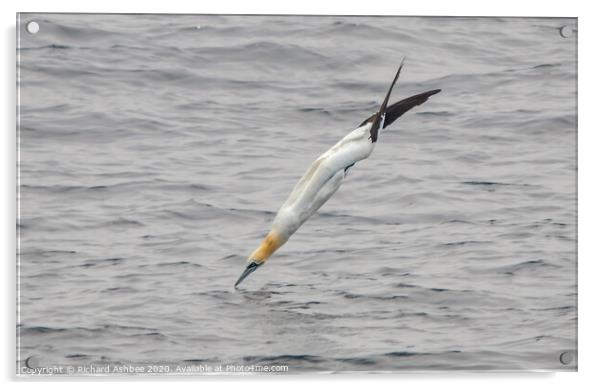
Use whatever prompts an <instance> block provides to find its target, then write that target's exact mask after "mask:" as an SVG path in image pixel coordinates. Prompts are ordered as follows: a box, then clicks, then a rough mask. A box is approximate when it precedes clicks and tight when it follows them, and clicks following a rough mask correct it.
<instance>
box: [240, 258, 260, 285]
mask: <svg viewBox="0 0 602 390" xmlns="http://www.w3.org/2000/svg"><path fill="white" fill-rule="evenodd" d="M261 264H262V263H256V262H255V261H252V262H250V263H249V265H247V268H245V270H244V271H243V272H242V274H241V275H240V278H238V280H237V281H236V283H235V284H234V288H236V287H237V286H238V285H239V284H240V282H242V281H243V280H245V278H246V277H247V276H249V275H251V274H252V273H253V271H255V270H256V269H257V268H259V266H260V265H261Z"/></svg>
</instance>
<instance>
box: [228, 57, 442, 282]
mask: <svg viewBox="0 0 602 390" xmlns="http://www.w3.org/2000/svg"><path fill="white" fill-rule="evenodd" d="M402 66H403V61H402V64H401V65H400V66H399V69H398V70H397V74H396V75H395V78H394V79H393V82H392V83H391V86H390V87H389V91H388V92H387V95H386V97H385V99H384V101H383V103H382V105H381V106H380V109H379V111H378V112H377V113H376V114H374V115H372V116H370V117H369V118H368V119H366V120H365V121H364V122H363V123H362V124H361V125H360V126H359V127H358V128H357V129H355V130H353V131H352V132H350V133H349V134H347V135H346V136H345V137H343V138H342V139H341V140H340V141H339V142H337V143H336V144H335V145H334V146H333V147H332V148H330V149H328V150H327V151H326V152H324V153H323V154H322V155H321V156H320V157H318V158H317V159H316V161H314V162H313V163H312V164H311V166H310V167H309V169H308V170H307V172H305V174H304V175H303V177H302V178H301V179H300V180H299V181H298V182H297V184H296V185H295V187H294V188H293V190H292V192H291V194H290V195H289V197H288V198H287V199H286V201H285V202H284V204H283V205H282V206H281V207H280V209H279V210H278V213H277V214H276V217H275V218H274V222H273V223H272V229H271V230H270V232H269V233H268V235H267V236H266V237H265V238H264V239H263V241H262V242H261V244H260V245H259V247H257V249H255V251H253V253H251V255H250V256H249V259H248V263H247V267H246V268H245V270H244V271H243V273H242V275H241V276H240V277H239V278H238V281H237V282H236V284H235V286H238V284H239V283H240V282H242V281H243V280H244V279H245V278H246V277H247V276H248V275H249V274H251V273H252V272H254V271H255V270H256V269H257V268H258V267H259V266H261V265H262V264H264V263H265V262H266V260H267V259H268V258H269V257H270V256H271V255H272V254H273V253H274V252H275V251H276V250H277V249H278V248H280V247H281V246H282V245H284V243H286V241H288V239H289V238H290V237H291V236H292V235H293V234H294V233H295V232H296V231H297V229H299V227H300V226H301V225H303V223H304V222H305V221H307V219H309V217H311V216H312V215H313V214H314V213H315V212H316V211H317V210H318V209H319V208H320V207H322V205H323V204H324V203H325V202H326V201H327V200H328V199H330V198H331V197H332V195H333V194H334V193H335V192H336V191H337V190H338V189H339V187H340V186H341V183H342V181H343V178H344V177H345V174H346V172H347V170H348V169H349V168H350V167H351V166H353V165H354V164H355V163H357V162H358V161H361V160H364V159H366V158H368V157H369V156H370V155H371V154H372V151H373V150H374V145H375V144H376V141H377V139H378V135H379V132H380V130H382V129H384V128H385V127H386V126H388V125H390V124H391V123H393V122H394V121H395V120H396V119H397V118H398V117H400V116H401V115H403V114H404V113H405V112H407V111H408V110H410V109H411V108H412V107H415V106H417V105H420V104H422V103H424V102H425V101H427V100H428V98H429V97H430V96H432V95H434V94H436V93H439V92H440V90H439V89H436V90H431V91H427V92H423V93H421V94H418V95H414V96H411V97H409V98H406V99H403V100H400V101H399V102H397V103H395V104H392V105H391V106H387V104H388V101H389V96H390V95H391V90H392V89H393V86H394V85H395V82H396V81H397V78H398V76H399V72H400V70H401V68H402Z"/></svg>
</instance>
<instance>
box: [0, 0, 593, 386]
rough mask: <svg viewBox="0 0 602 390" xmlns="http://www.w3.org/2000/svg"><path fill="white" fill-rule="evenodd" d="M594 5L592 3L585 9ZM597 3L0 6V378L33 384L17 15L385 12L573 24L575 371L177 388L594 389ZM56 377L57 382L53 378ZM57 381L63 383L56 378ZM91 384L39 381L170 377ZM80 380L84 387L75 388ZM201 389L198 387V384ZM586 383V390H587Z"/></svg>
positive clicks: (61, 1) (226, 381) (224, 382)
mask: <svg viewBox="0 0 602 390" xmlns="http://www.w3.org/2000/svg"><path fill="white" fill-rule="evenodd" d="M590 4H591V5H590ZM594 4H595V2H586V1H546V2H538V3H537V2H531V3H529V2H527V1H524V0H523V1H516V0H506V1H503V2H478V1H464V0H454V1H425V0H423V1H419V2H402V1H396V2H389V3H387V4H385V2H384V1H380V2H369V1H365V0H362V1H355V2H349V1H345V2H343V1H341V2H334V1H333V2H326V1H324V0H321V1H320V0H304V1H297V2H295V3H290V2H284V1H264V0H253V1H247V2H245V1H243V0H238V1H229V0H220V1H217V2H204V1H178V0H170V1H167V2H154V3H150V2H146V1H145V2H142V1H139V2H126V1H124V0H104V1H103V2H102V3H97V4H93V3H89V2H87V3H85V2H82V1H75V0H71V1H67V0H52V1H41V0H40V1H33V0H19V1H18V2H17V1H15V2H14V3H12V4H10V3H8V2H7V1H5V2H2V5H1V6H2V13H0V17H1V18H2V24H3V30H2V31H3V33H4V47H3V48H4V55H3V56H2V58H3V59H4V60H3V61H2V66H3V67H4V69H3V72H2V75H3V77H2V85H1V86H2V88H1V90H2V91H3V94H2V102H3V104H2V105H1V107H2V110H3V113H2V114H3V115H2V118H6V121H5V126H4V131H3V132H2V139H1V141H2V142H1V144H2V146H3V153H2V154H1V155H2V164H3V169H2V170H0V175H1V176H2V183H3V186H2V192H1V193H2V206H3V211H4V212H3V213H2V215H3V216H4V218H3V222H4V223H3V224H2V234H1V235H0V237H1V239H2V242H1V247H2V248H4V250H5V252H4V262H3V264H4V265H5V267H6V268H5V269H4V271H5V272H4V275H5V276H4V286H3V287H4V289H5V290H4V291H5V292H6V294H4V298H5V299H3V300H2V311H1V312H2V313H3V314H4V318H3V321H2V326H3V336H4V341H5V342H4V343H3V344H2V345H3V346H4V348H2V349H3V351H2V354H1V355H0V356H1V357H0V359H1V361H0V367H1V369H2V370H3V375H2V378H3V379H4V381H5V382H7V383H5V384H7V385H8V386H9V387H12V386H14V385H16V383H15V382H25V383H19V385H21V386H22V385H24V386H25V387H29V386H33V385H36V384H37V383H36V382H38V381H36V380H32V379H29V380H23V379H16V378H15V375H14V373H15V348H16V344H15V328H14V326H15V325H14V324H15V321H16V315H15V307H16V306H15V299H16V295H15V280H16V274H15V262H14V261H15V260H14V259H15V252H16V247H15V244H16V243H15V234H16V231H15V218H16V202H15V187H16V178H15V159H16V152H15V144H16V132H15V125H16V123H15V105H16V94H15V81H16V78H15V77H16V75H15V59H16V55H15V50H14V48H15V39H16V37H15V14H16V12H18V11H20V12H127V13H146V12H151V13H237V14H261V13H265V14H281V13H288V14H291V13H293V14H346V15H362V14H372V15H375V14H391V15H454V16H460V15H465V16H481V15H496V16H558V17H561V16H564V17H566V16H570V17H575V16H576V17H579V175H578V177H579V245H578V247H579V373H558V374H542V373H530V374H454V373H445V374H395V375H392V374H390V375H387V374H385V375H361V374H349V375H323V376H316V375H312V376H298V375H295V376H292V375H289V376H269V377H264V376H253V377H248V376H245V377H201V378H199V377H195V378H179V379H178V380H177V381H178V382H180V383H179V384H178V385H179V386H183V387H187V388H193V387H194V388H195V389H196V388H198V386H199V385H200V386H203V385H205V384H210V386H212V387H213V386H216V387H221V386H232V387H236V388H240V387H242V386H244V388H245V389H246V388H247V387H250V388H259V387H261V388H276V387H279V388H280V387H286V388H287V389H297V388H305V387H307V386H314V383H315V384H318V383H316V382H319V384H325V385H328V383H329V382H334V381H336V382H337V384H340V385H343V386H345V387H349V388H352V389H353V388H363V387H366V386H367V385H368V383H369V382H368V381H370V382H372V381H376V382H377V383H376V384H375V385H376V386H378V387H379V388H380V387H383V388H399V387H400V386H411V387H415V386H417V387H420V388H427V389H428V388H437V389H440V388H442V387H445V388H446V389H448V388H450V387H451V388H452V389H453V388H462V389H482V388H483V387H484V386H487V388H488V390H489V389H502V388H503V389H504V390H506V389H508V388H509V387H513V386H517V385H518V386H520V387H523V386H537V387H542V388H544V387H545V388H546V389H563V390H566V389H567V388H575V387H576V388H581V387H586V388H588V387H593V386H589V385H591V384H593V383H600V381H599V379H598V378H597V376H596V371H597V362H599V361H601V359H600V354H601V352H602V351H601V349H600V336H599V333H600V331H599V329H602V324H601V322H600V317H601V314H600V304H599V298H598V297H600V296H601V295H600V288H599V286H600V283H599V282H598V280H597V279H598V277H599V275H601V274H602V273H601V272H600V271H601V265H600V264H601V262H602V258H601V256H600V249H599V245H597V244H598V241H599V236H600V229H599V225H600V221H601V220H602V218H601V217H602V215H601V213H600V207H599V203H600V200H602V191H601V190H600V179H601V176H602V175H601V174H600V169H601V168H600V167H602V164H601V161H600V154H601V153H600V152H599V151H598V150H597V149H598V148H600V147H601V146H602V143H601V142H600V141H601V133H602V126H600V120H599V117H600V114H599V111H600V110H601V107H600V100H601V99H600V97H599V94H600V86H601V85H600V76H599V73H600V70H601V69H602V66H601V65H602V64H601V61H600V50H599V42H600V41H601V40H600V34H599V27H598V25H599V24H600V22H601V21H602V20H601V18H602V15H601V14H600V13H598V12H596V9H595V5H594ZM57 379H59V378H57ZM60 380H63V381H64V380H65V379H64V378H60ZM94 380H95V382H90V381H89V380H86V379H81V378H80V379H72V380H68V381H66V382H63V381H61V382H59V381H56V380H52V381H50V383H45V384H44V386H45V387H46V386H49V387H50V388H59V387H60V388H61V389H63V388H64V387H67V388H75V387H78V388H81V387H82V386H85V387H86V388H88V387H90V388H104V387H105V386H107V383H104V382H107V381H108V382H111V386H113V385H118V386H124V387H125V386H127V385H130V386H131V384H129V383H128V382H132V381H145V382H150V383H145V384H144V386H145V387H147V386H149V387H151V388H153V387H155V388H162V387H164V386H165V384H166V382H171V381H174V380H175V378H156V377H153V378H149V377H146V378H144V379H134V378H132V379H129V380H128V379H117V380H115V379H109V378H94ZM81 381H85V382H86V383H85V384H82V383H80V382H81ZM197 381H199V382H201V383H196V382H197ZM590 382H591V383H590Z"/></svg>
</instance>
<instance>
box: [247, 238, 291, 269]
mask: <svg viewBox="0 0 602 390" xmlns="http://www.w3.org/2000/svg"><path fill="white" fill-rule="evenodd" d="M284 243H285V240H284V239H283V238H282V237H281V236H280V235H279V234H278V233H276V232H274V231H273V230H272V231H271V232H269V233H268V235H267V236H266V237H265V238H264V239H263V241H262V242H261V244H260V245H259V247H257V249H255V251H253V253H251V256H249V260H252V261H254V262H256V263H258V264H263V263H265V261H266V260H267V259H268V258H269V257H270V256H271V255H272V253H274V252H276V249H278V248H280V247H281V246H282V245H283V244H284Z"/></svg>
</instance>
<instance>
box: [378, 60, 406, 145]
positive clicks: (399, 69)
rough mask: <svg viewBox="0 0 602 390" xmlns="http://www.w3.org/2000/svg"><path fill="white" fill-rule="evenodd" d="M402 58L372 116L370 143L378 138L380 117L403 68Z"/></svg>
mask: <svg viewBox="0 0 602 390" xmlns="http://www.w3.org/2000/svg"><path fill="white" fill-rule="evenodd" d="M404 60H405V58H404V59H402V60H401V64H399V68H397V73H395V78H394V79H393V82H392V83H391V86H390V87H389V91H388V92H387V96H385V100H383V103H382V104H381V105H380V109H379V110H378V112H377V113H376V116H375V117H374V121H373V122H372V127H371V128H370V139H371V140H372V143H374V142H376V140H377V138H378V131H379V130H380V126H381V120H382V119H381V118H382V117H383V115H384V114H385V110H386V109H387V104H389V97H390V96H391V91H392V90H393V86H395V83H396V82H397V79H398V78H399V72H401V68H403V62H404ZM383 127H384V126H383Z"/></svg>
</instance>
